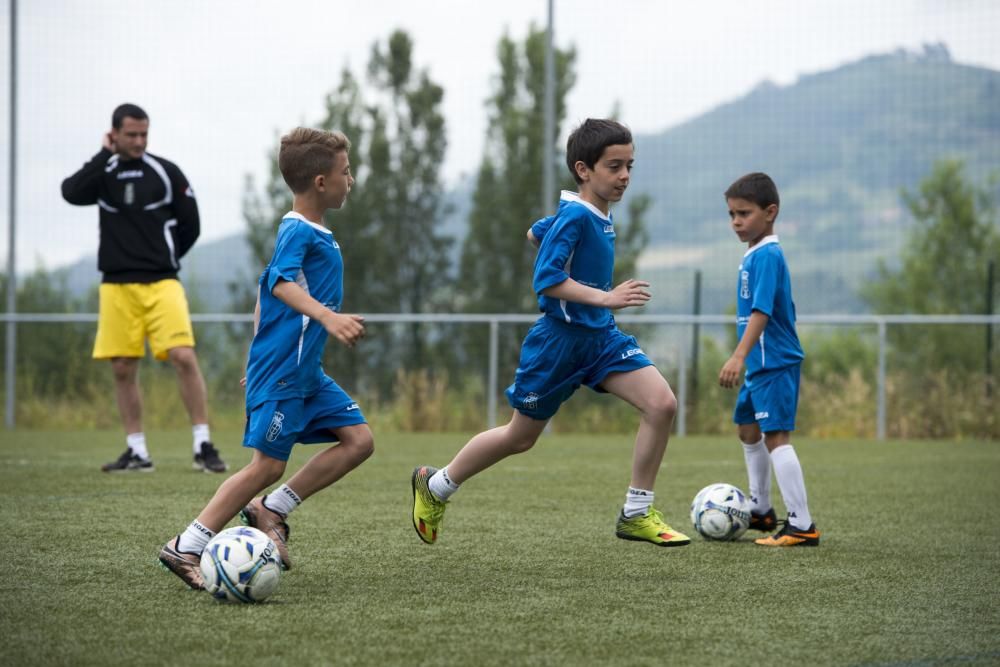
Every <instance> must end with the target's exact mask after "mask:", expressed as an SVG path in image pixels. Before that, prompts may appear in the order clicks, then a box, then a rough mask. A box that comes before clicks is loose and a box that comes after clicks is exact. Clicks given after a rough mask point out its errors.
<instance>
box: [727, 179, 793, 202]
mask: <svg viewBox="0 0 1000 667" xmlns="http://www.w3.org/2000/svg"><path fill="white" fill-rule="evenodd" d="M726 199H746V200H747V201H749V202H753V203H754V204H757V206H760V207H761V208H767V207H768V206H770V205H771V204H780V203H781V202H780V201H779V200H778V186H777V185H775V184H774V181H772V180H771V177H770V176H768V175H767V174H762V173H760V172H759V171H756V172H754V173H752V174H747V175H746V176H740V177H739V178H738V179H736V182H735V183H733V184H732V185H730V186H729V189H728V190H726Z"/></svg>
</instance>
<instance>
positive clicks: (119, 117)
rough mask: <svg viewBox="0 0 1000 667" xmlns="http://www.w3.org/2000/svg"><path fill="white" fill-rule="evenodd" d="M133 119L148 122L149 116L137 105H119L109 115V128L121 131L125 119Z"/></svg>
mask: <svg viewBox="0 0 1000 667" xmlns="http://www.w3.org/2000/svg"><path fill="white" fill-rule="evenodd" d="M126 116H128V117H129V118H135V119H136V120H149V116H147V115H146V112H145V111H143V110H142V108H141V107H140V106H139V105H137V104H120V105H118V108H117V109H115V110H114V111H113V112H112V113H111V127H113V128H115V129H116V130H120V129H122V123H124V122H125V117H126Z"/></svg>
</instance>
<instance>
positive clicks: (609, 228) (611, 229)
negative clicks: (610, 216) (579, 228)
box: [604, 225, 615, 234]
mask: <svg viewBox="0 0 1000 667" xmlns="http://www.w3.org/2000/svg"><path fill="white" fill-rule="evenodd" d="M604 233H605V234H614V233H615V226H614V225H604Z"/></svg>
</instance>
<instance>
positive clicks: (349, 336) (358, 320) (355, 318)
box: [320, 310, 365, 347]
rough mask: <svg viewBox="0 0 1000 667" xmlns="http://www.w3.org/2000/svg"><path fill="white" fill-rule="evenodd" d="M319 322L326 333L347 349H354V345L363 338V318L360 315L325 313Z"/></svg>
mask: <svg viewBox="0 0 1000 667" xmlns="http://www.w3.org/2000/svg"><path fill="white" fill-rule="evenodd" d="M327 313H329V314H328V315H324V316H323V318H322V319H321V320H320V322H321V324H322V325H323V328H324V329H326V331H327V333H328V334H330V335H331V336H333V337H334V338H336V339H337V340H339V341H340V342H341V343H343V344H344V345H346V346H347V347H354V344H355V343H357V342H358V340H360V339H361V338H364V336H365V324H364V323H365V318H363V317H362V316H361V315H347V314H344V313H335V312H333V311H332V310H330V311H327Z"/></svg>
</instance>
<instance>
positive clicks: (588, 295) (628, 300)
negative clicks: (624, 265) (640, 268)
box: [541, 278, 652, 310]
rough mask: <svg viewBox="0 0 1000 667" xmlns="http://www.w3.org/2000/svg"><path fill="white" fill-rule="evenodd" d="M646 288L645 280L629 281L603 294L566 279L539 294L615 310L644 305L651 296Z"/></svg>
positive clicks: (647, 284) (647, 285)
mask: <svg viewBox="0 0 1000 667" xmlns="http://www.w3.org/2000/svg"><path fill="white" fill-rule="evenodd" d="M647 287H649V283H648V282H646V281H645V280H633V279H629V280H626V281H625V282H623V283H622V284H620V285H618V286H617V287H615V288H614V289H613V290H611V291H610V292H605V291H604V290H600V289H597V288H596V287H588V286H587V285H584V284H582V283H578V282H577V281H575V280H573V279H572V278H567V279H566V280H564V281H562V282H561V283H559V284H558V285H553V286H552V287H546V288H545V289H543V290H542V292H541V293H542V294H543V295H544V296H547V297H551V298H553V299H561V300H563V301H571V302H573V303H582V304H583V305H585V306H595V307H598V308H610V309H611V310H617V309H619V308H628V307H629V306H644V305H646V302H647V301H649V299H650V298H651V297H652V294H650V292H649V290H648V289H646V288H647Z"/></svg>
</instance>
